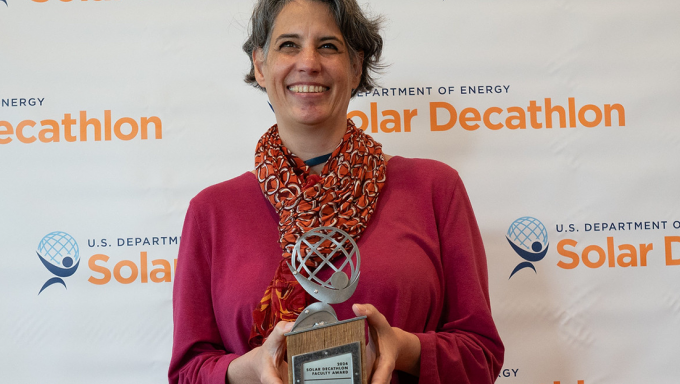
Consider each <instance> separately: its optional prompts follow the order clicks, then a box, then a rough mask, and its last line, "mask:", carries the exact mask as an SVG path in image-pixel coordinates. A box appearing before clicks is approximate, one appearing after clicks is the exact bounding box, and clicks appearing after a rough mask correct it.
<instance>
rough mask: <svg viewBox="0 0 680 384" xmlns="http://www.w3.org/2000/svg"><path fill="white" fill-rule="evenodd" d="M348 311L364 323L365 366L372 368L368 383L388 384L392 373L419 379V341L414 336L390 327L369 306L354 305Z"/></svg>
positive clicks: (380, 314) (379, 314)
mask: <svg viewBox="0 0 680 384" xmlns="http://www.w3.org/2000/svg"><path fill="white" fill-rule="evenodd" d="M352 310H353V311H354V313H355V314H356V315H357V316H366V318H367V319H366V320H367V321H368V327H369V331H370V337H369V343H368V346H366V353H367V356H366V361H367V364H366V367H367V368H368V369H371V368H372V376H371V375H369V377H371V378H370V382H371V384H388V383H389V382H390V380H391V379H392V372H393V371H394V370H397V371H403V372H406V373H409V374H411V375H414V376H419V374H420V339H418V337H417V336H416V335H414V334H412V333H409V332H406V331H404V330H402V329H400V328H397V327H392V326H390V324H389V323H388V322H387V319H386V318H385V316H383V314H382V313H380V312H379V311H378V310H377V309H376V308H375V307H374V306H372V305H371V304H354V305H353V306H352Z"/></svg>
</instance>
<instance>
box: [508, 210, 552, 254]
mask: <svg viewBox="0 0 680 384" xmlns="http://www.w3.org/2000/svg"><path fill="white" fill-rule="evenodd" d="M507 236H508V239H509V240H510V241H512V242H513V243H514V244H515V245H516V246H518V247H520V248H522V249H524V250H525V251H528V252H533V253H537V252H540V251H541V250H542V249H543V248H544V247H545V246H546V245H547V244H548V231H547V230H546V229H545V225H543V223H541V222H540V221H539V220H538V219H536V218H534V217H530V216H524V217H520V218H519V219H517V220H515V221H513V222H512V224H510V228H508V234H507Z"/></svg>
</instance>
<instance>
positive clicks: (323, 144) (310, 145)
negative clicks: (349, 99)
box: [279, 121, 347, 169]
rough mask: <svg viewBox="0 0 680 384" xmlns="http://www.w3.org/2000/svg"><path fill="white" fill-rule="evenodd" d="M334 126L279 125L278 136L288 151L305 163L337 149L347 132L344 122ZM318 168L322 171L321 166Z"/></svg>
mask: <svg viewBox="0 0 680 384" xmlns="http://www.w3.org/2000/svg"><path fill="white" fill-rule="evenodd" d="M335 125H336V126H335V127H333V128H327V127H318V126H295V127H291V126H281V125H279V136H280V137H281V141H282V142H283V145H285V146H286V148H288V150H290V151H291V152H292V153H294V154H295V156H297V157H299V158H301V159H302V160H304V161H306V160H309V159H313V158H315V157H318V156H322V155H326V154H328V153H331V152H333V151H334V150H335V148H337V146H338V144H340V142H341V141H342V138H343V136H344V135H345V132H346V131H347V123H346V121H344V122H343V124H342V125H340V124H335ZM319 166H320V169H323V164H319ZM319 166H316V167H313V169H315V168H318V167H319Z"/></svg>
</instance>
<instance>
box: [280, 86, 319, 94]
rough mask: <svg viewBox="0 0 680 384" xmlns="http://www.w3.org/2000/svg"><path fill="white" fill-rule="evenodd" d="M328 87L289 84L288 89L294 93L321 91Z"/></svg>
mask: <svg viewBox="0 0 680 384" xmlns="http://www.w3.org/2000/svg"><path fill="white" fill-rule="evenodd" d="M328 89H329V88H328V87H324V86H322V85H291V86H289V87H288V90H289V91H291V92H295V93H321V92H325V91H327V90H328Z"/></svg>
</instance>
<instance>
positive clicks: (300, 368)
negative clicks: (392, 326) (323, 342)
mask: <svg viewBox="0 0 680 384" xmlns="http://www.w3.org/2000/svg"><path fill="white" fill-rule="evenodd" d="M360 344H361V343H359V342H355V343H351V344H345V345H341V346H338V347H334V348H328V349H324V350H320V351H316V352H310V353H305V354H302V355H297V356H293V362H292V366H293V383H295V384H305V383H306V384H355V383H356V384H359V383H361V379H362V377H361V369H359V367H361V345H360Z"/></svg>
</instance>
